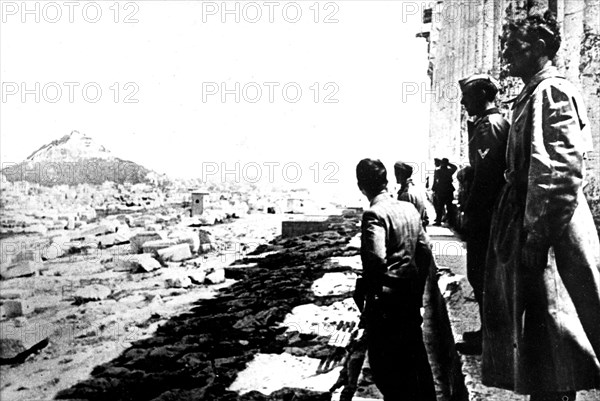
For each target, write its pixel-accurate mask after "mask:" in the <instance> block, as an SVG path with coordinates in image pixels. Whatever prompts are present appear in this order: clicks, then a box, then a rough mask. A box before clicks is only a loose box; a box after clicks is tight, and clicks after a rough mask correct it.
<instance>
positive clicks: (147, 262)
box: [115, 253, 161, 273]
mask: <svg viewBox="0 0 600 401" xmlns="http://www.w3.org/2000/svg"><path fill="white" fill-rule="evenodd" d="M160 267H161V264H160V262H159V261H158V260H156V259H154V257H153V256H152V254H150V253H142V254H136V255H123V256H122V257H120V258H119V259H117V260H116V261H115V270H116V271H128V272H145V273H147V272H151V271H153V270H156V269H159V268H160Z"/></svg>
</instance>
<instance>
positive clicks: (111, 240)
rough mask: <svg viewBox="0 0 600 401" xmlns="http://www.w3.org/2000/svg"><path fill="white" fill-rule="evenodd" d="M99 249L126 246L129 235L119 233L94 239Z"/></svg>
mask: <svg viewBox="0 0 600 401" xmlns="http://www.w3.org/2000/svg"><path fill="white" fill-rule="evenodd" d="M95 240H96V241H97V243H98V247H99V248H107V247H109V246H113V245H120V244H126V243H127V242H129V235H128V234H122V233H120V232H118V233H114V234H106V235H100V236H98V237H96V238H95Z"/></svg>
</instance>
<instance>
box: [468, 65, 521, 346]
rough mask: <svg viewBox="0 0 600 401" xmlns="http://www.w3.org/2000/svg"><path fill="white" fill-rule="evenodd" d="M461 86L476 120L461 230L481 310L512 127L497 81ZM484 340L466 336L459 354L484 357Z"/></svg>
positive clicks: (479, 77)
mask: <svg viewBox="0 0 600 401" xmlns="http://www.w3.org/2000/svg"><path fill="white" fill-rule="evenodd" d="M459 84H460V88H461V91H462V100H461V103H462V104H463V105H464V107H465V109H466V111H467V113H468V114H469V116H470V117H472V118H473V120H472V121H469V122H468V131H469V162H470V164H471V167H472V169H473V171H472V172H473V177H472V178H473V179H472V181H471V184H470V188H469V190H468V191H467V193H466V194H465V198H466V199H465V201H464V204H462V205H461V209H462V211H463V213H464V220H463V226H462V227H461V228H462V230H463V232H464V234H465V237H466V242H467V276H468V279H469V283H470V284H471V286H472V287H473V292H474V294H475V299H476V301H477V303H478V304H479V307H480V310H481V306H482V302H483V277H484V272H485V262H486V254H487V248H488V241H489V237H490V234H489V233H490V226H491V216H492V211H493V208H494V202H495V200H496V199H497V197H498V194H499V193H500V190H501V189H502V186H503V185H504V182H505V180H504V170H505V169H506V161H505V154H506V141H507V136H508V130H509V123H508V121H507V120H506V119H505V118H504V117H503V116H502V114H500V111H499V110H498V108H496V106H495V99H496V94H497V93H498V90H499V89H500V85H499V84H498V82H497V81H496V80H495V79H494V78H492V77H491V76H489V75H487V74H475V75H471V76H469V77H467V78H465V79H462V80H460V81H459ZM481 338H482V337H481V330H478V331H475V332H467V333H464V334H463V343H459V344H458V345H457V346H458V350H459V351H461V352H463V353H469V354H479V353H481Z"/></svg>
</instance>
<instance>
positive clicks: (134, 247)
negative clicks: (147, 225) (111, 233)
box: [129, 231, 163, 253]
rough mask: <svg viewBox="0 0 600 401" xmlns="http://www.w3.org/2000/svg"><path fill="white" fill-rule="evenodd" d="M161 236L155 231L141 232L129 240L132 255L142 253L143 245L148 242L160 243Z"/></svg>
mask: <svg viewBox="0 0 600 401" xmlns="http://www.w3.org/2000/svg"><path fill="white" fill-rule="evenodd" d="M162 239H163V236H162V235H161V234H159V233H158V232H156V231H143V232H141V233H138V234H136V235H134V236H133V237H131V238H129V243H130V244H131V252H132V253H142V250H143V247H144V244H145V243H146V242H150V241H161V240H162Z"/></svg>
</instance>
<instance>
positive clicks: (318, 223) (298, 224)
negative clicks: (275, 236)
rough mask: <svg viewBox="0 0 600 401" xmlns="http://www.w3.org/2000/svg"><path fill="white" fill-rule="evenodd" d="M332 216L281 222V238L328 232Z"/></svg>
mask: <svg viewBox="0 0 600 401" xmlns="http://www.w3.org/2000/svg"><path fill="white" fill-rule="evenodd" d="M330 217H331V216H302V217H299V218H295V219H291V220H287V221H282V222H281V237H282V238H290V237H297V236H301V235H305V234H311V233H316V232H323V231H327V230H328V229H329V227H330V221H329V219H330Z"/></svg>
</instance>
